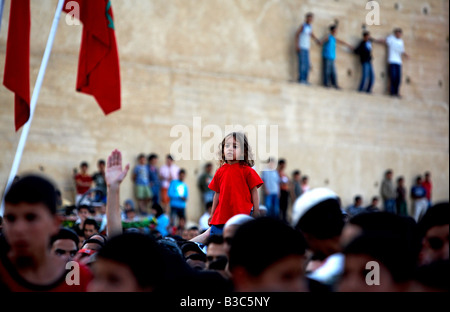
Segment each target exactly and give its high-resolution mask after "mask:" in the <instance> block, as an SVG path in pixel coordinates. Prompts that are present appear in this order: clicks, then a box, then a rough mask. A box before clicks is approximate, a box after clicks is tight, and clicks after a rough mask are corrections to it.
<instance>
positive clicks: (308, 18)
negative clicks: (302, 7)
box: [305, 12, 314, 24]
mask: <svg viewBox="0 0 450 312" xmlns="http://www.w3.org/2000/svg"><path fill="white" fill-rule="evenodd" d="M305 19H306V23H308V24H311V23H312V21H313V19H314V14H313V13H311V12H309V13H307V14H306V16H305Z"/></svg>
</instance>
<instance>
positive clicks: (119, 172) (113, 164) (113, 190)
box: [105, 149, 130, 237]
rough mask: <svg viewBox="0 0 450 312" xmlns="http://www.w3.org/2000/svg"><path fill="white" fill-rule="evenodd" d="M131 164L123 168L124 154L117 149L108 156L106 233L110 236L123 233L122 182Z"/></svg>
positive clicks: (106, 173)
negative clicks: (121, 210)
mask: <svg viewBox="0 0 450 312" xmlns="http://www.w3.org/2000/svg"><path fill="white" fill-rule="evenodd" d="M129 169H130V164H127V165H126V166H125V168H124V169H122V154H121V152H120V151H118V150H117V149H115V150H114V151H112V153H111V155H109V157H108V162H107V165H106V172H105V179H106V185H107V188H108V192H107V199H106V219H107V225H106V233H107V235H108V237H112V236H115V235H119V234H122V219H121V217H120V184H121V183H122V181H123V179H124V178H125V176H126V175H127V173H128V170H129Z"/></svg>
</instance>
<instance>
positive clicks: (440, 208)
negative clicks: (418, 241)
mask: <svg viewBox="0 0 450 312" xmlns="http://www.w3.org/2000/svg"><path fill="white" fill-rule="evenodd" d="M449 221H450V203H449V202H441V203H437V204H434V205H433V206H431V207H430V208H428V210H427V212H426V213H425V215H424V216H423V217H422V219H421V220H420V221H419V224H418V226H419V231H420V235H421V236H422V237H423V236H425V234H426V233H427V231H428V230H429V229H430V228H432V227H434V226H440V225H448V224H449V223H450V222H449Z"/></svg>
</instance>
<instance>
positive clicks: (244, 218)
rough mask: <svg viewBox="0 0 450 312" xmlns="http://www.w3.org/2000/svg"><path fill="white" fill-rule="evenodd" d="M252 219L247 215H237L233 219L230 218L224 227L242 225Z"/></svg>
mask: <svg viewBox="0 0 450 312" xmlns="http://www.w3.org/2000/svg"><path fill="white" fill-rule="evenodd" d="M253 219H254V218H253V217H250V216H249V215H246V214H238V215H235V216H233V217H231V218H230V219H229V220H228V221H227V222H226V223H225V226H224V228H225V227H227V226H228V225H242V224H244V223H245V222H248V221H251V220H253Z"/></svg>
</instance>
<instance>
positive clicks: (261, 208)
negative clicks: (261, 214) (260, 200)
mask: <svg viewBox="0 0 450 312" xmlns="http://www.w3.org/2000/svg"><path fill="white" fill-rule="evenodd" d="M259 210H264V211H267V207H266V206H264V205H260V206H259Z"/></svg>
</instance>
